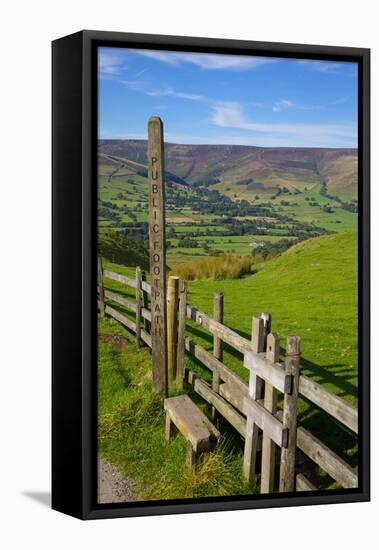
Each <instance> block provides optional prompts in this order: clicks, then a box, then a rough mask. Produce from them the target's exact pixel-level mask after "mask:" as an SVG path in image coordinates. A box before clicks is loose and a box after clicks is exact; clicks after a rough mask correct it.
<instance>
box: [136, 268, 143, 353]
mask: <svg viewBox="0 0 379 550" xmlns="http://www.w3.org/2000/svg"><path fill="white" fill-rule="evenodd" d="M141 284H142V273H141V268H140V267H136V342H137V349H139V347H140V344H141Z"/></svg>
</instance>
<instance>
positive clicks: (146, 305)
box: [141, 271, 150, 332]
mask: <svg viewBox="0 0 379 550" xmlns="http://www.w3.org/2000/svg"><path fill="white" fill-rule="evenodd" d="M141 278H142V282H144V283H146V271H142V273H141ZM142 307H143V308H144V309H149V295H148V293H147V292H146V290H142ZM143 328H144V329H145V330H146V332H150V323H149V321H148V319H145V317H144V318H143Z"/></svg>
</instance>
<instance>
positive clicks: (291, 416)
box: [279, 335, 300, 493]
mask: <svg viewBox="0 0 379 550" xmlns="http://www.w3.org/2000/svg"><path fill="white" fill-rule="evenodd" d="M285 369H286V372H287V374H290V375H291V376H292V391H291V393H290V394H288V393H287V394H285V395H284V404H283V427H284V428H287V429H288V446H287V447H286V448H282V450H281V455H280V481H279V491H280V492H281V493H287V492H290V491H294V490H295V457H296V439H297V397H298V392H299V374H300V338H299V337H298V336H293V335H289V336H287V347H286V361H285Z"/></svg>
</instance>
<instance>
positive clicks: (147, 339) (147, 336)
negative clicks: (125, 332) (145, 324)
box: [141, 328, 152, 348]
mask: <svg viewBox="0 0 379 550" xmlns="http://www.w3.org/2000/svg"><path fill="white" fill-rule="evenodd" d="M141 340H143V341H144V342H145V344H146V345H147V346H149V348H151V345H152V344H151V336H150V334H149V333H148V332H146V330H145V329H143V328H142V329H141Z"/></svg>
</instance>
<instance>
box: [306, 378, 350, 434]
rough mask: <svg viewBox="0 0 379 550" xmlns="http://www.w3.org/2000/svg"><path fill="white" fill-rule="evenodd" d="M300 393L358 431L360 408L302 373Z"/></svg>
mask: <svg viewBox="0 0 379 550" xmlns="http://www.w3.org/2000/svg"><path fill="white" fill-rule="evenodd" d="M299 393H301V395H303V396H304V397H306V398H307V399H309V401H312V403H314V404H315V405H318V406H319V407H320V408H321V409H323V410H324V411H326V412H327V413H329V414H330V415H331V416H333V417H334V418H336V419H337V420H338V421H339V422H341V424H344V425H345V426H347V427H348V428H350V430H352V431H353V432H355V433H358V409H357V408H356V407H354V406H353V405H350V403H347V402H346V401H345V400H344V399H341V397H339V396H338V395H335V394H334V393H332V392H330V391H329V390H327V389H326V388H324V387H323V386H321V385H320V384H318V383H317V382H314V381H313V380H311V379H310V378H308V377H307V376H304V375H301V376H300V381H299Z"/></svg>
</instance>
